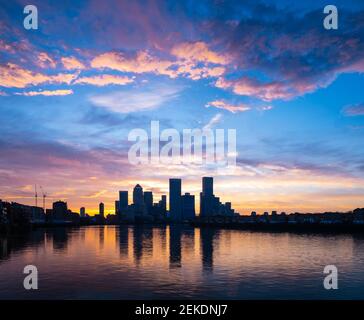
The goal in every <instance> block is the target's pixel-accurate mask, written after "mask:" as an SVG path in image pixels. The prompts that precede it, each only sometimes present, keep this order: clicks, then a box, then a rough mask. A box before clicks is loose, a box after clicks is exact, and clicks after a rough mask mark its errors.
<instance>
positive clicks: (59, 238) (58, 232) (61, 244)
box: [47, 227, 70, 252]
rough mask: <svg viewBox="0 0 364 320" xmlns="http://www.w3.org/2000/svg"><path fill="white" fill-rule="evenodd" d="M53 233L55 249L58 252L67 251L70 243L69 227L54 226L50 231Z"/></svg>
mask: <svg viewBox="0 0 364 320" xmlns="http://www.w3.org/2000/svg"><path fill="white" fill-rule="evenodd" d="M47 232H49V233H50V234H51V235H52V240H53V250H54V251H58V252H65V251H66V250H67V244H68V233H69V232H70V229H69V228H62V227H61V228H52V229H48V231H47Z"/></svg>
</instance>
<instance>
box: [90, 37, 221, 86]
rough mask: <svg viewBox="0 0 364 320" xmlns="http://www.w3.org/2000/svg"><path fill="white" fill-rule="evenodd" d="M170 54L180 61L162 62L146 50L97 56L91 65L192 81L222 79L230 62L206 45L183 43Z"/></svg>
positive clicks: (111, 52)
mask: <svg viewBox="0 0 364 320" xmlns="http://www.w3.org/2000/svg"><path fill="white" fill-rule="evenodd" d="M171 54H172V55H174V56H175V57H176V58H177V59H174V60H168V59H162V58H159V57H157V56H156V55H152V54H151V53H149V52H148V51H145V50H144V51H143V50H141V51H137V52H136V53H135V54H134V55H130V54H129V55H126V54H125V53H122V52H116V51H110V52H106V53H103V54H101V55H98V56H96V57H95V58H94V59H93V60H92V61H91V66H92V67H93V68H102V69H105V68H107V69H112V70H118V71H121V72H130V73H137V74H142V73H153V74H156V75H166V76H168V77H170V78H176V77H178V76H186V77H188V78H190V79H192V80H199V79H201V78H208V77H219V76H221V75H223V74H224V73H225V71H226V69H225V68H224V67H223V66H222V64H226V63H227V60H226V58H225V57H224V56H220V55H218V54H217V53H215V52H213V51H210V50H209V49H208V48H207V45H206V44H205V43H203V42H197V43H183V44H180V45H179V46H176V47H174V48H173V49H172V51H171Z"/></svg>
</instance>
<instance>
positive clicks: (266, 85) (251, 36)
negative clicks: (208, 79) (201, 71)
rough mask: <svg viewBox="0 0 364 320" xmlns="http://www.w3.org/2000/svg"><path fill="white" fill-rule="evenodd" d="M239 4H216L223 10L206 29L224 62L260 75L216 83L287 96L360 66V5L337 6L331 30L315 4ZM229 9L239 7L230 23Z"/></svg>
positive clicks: (363, 46)
mask: <svg viewBox="0 0 364 320" xmlns="http://www.w3.org/2000/svg"><path fill="white" fill-rule="evenodd" d="M244 6H245V8H244V10H243V11H242V10H239V4H231V5H230V7H229V6H225V5H222V8H221V11H223V9H226V10H225V12H224V13H222V14H221V15H220V18H219V19H213V20H212V21H211V23H210V24H209V25H208V26H207V29H208V30H209V32H210V35H211V37H212V38H213V39H214V44H217V45H218V46H219V47H224V48H225V51H226V52H227V54H228V56H229V57H230V58H231V63H230V64H229V67H231V66H233V67H234V68H235V70H237V71H244V72H249V71H250V72H252V73H253V74H262V75H264V79H265V80H264V81H261V80H258V79H255V78H252V77H242V78H240V79H237V80H228V79H229V77H226V78H225V79H220V80H219V81H218V82H217V85H218V86H219V87H220V88H224V89H231V90H232V91H233V92H234V93H236V94H238V95H248V96H254V97H257V98H259V99H262V100H265V101H273V100H276V99H292V98H295V97H297V96H302V95H304V94H307V93H311V92H314V91H316V90H318V89H320V88H325V87H327V86H328V85H330V84H331V83H332V82H333V81H334V80H335V79H336V78H337V77H338V76H339V75H340V74H342V73H349V72H350V73H352V72H358V73H362V72H363V70H364V59H363V57H362V52H363V50H364V33H363V27H364V26H363V23H362V21H363V18H364V11H360V10H356V11H353V10H351V11H348V10H346V9H342V10H341V11H340V28H339V29H338V30H337V31H335V34H333V33H328V32H327V30H325V29H324V28H323V27H322V12H321V10H318V9H314V10H307V11H306V12H304V13H302V14H296V13H295V12H292V11H291V10H288V9H286V10H282V9H278V8H277V7H276V6H275V5H266V4H264V3H262V2H257V3H254V2H251V3H247V4H246V5H244ZM240 9H241V8H240ZM234 12H240V14H239V15H238V18H235V20H236V23H234V24H229V23H226V21H228V19H231V16H233V13H234ZM230 79H231V78H230Z"/></svg>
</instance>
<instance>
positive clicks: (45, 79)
mask: <svg viewBox="0 0 364 320" xmlns="http://www.w3.org/2000/svg"><path fill="white" fill-rule="evenodd" d="M76 77H77V75H75V74H69V73H59V74H56V75H46V74H42V73H36V72H32V71H30V70H27V69H24V68H22V67H20V66H18V65H16V64H13V63H8V64H6V65H0V86H2V87H7V88H25V87H27V86H29V85H39V84H43V83H66V84H70V83H71V82H72V81H73V80H74V79H75V78H76Z"/></svg>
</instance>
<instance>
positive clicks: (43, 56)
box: [38, 52, 56, 68]
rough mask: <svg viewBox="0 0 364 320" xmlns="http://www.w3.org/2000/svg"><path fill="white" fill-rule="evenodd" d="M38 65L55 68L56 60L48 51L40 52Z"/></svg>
mask: <svg viewBox="0 0 364 320" xmlns="http://www.w3.org/2000/svg"><path fill="white" fill-rule="evenodd" d="M38 65H39V66H40V67H41V68H46V67H51V68H55V67H56V62H55V61H54V60H53V59H52V58H51V57H50V56H49V54H48V53H46V52H41V53H39V54H38Z"/></svg>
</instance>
